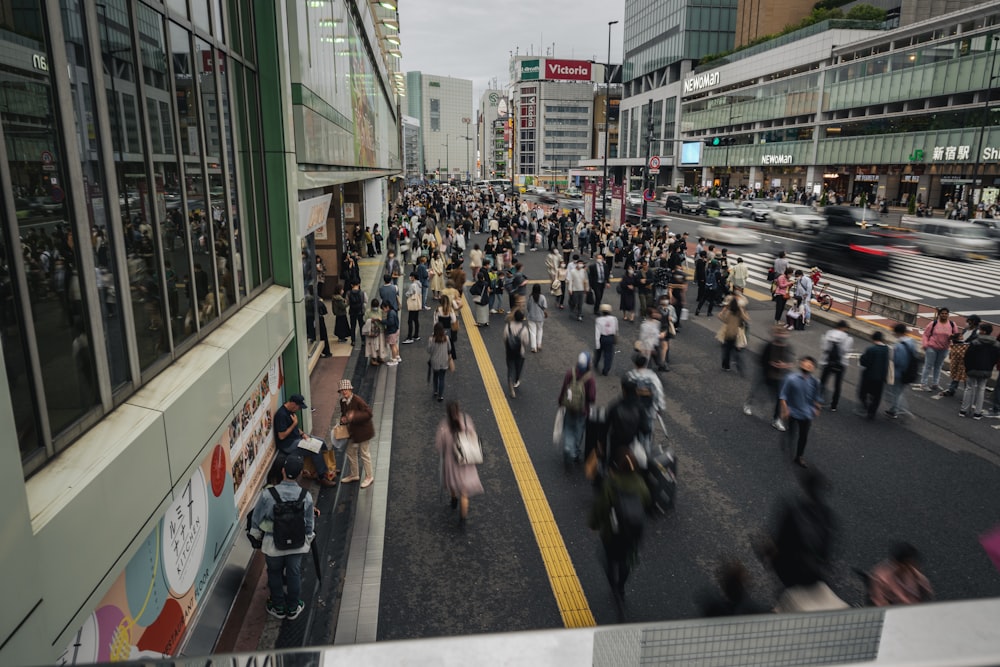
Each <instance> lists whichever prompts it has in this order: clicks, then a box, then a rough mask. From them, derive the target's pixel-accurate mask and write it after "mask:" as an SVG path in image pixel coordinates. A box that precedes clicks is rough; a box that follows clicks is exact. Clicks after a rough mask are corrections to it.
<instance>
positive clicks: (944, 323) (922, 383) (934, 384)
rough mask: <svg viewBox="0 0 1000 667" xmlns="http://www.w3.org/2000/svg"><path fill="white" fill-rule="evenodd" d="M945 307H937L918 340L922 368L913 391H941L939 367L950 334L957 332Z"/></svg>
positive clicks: (942, 360)
mask: <svg viewBox="0 0 1000 667" xmlns="http://www.w3.org/2000/svg"><path fill="white" fill-rule="evenodd" d="M950 317H951V313H950V311H949V310H948V309H947V308H938V309H937V313H936V314H935V317H934V321H933V322H931V323H930V324H928V325H927V326H926V327H924V331H923V335H922V336H921V338H920V342H921V344H922V345H923V348H924V368H923V370H922V371H921V372H920V380H919V382H918V383H917V384H916V385H914V386H913V390H914V391H936V392H941V391H943V390H942V389H941V385H940V380H941V367H942V366H943V365H944V360H945V357H946V354H947V352H948V346H949V345H950V344H951V339H952V336H954V335H955V334H957V333H958V327H956V326H955V323H954V322H952V321H951V319H950Z"/></svg>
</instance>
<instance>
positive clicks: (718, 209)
mask: <svg viewBox="0 0 1000 667" xmlns="http://www.w3.org/2000/svg"><path fill="white" fill-rule="evenodd" d="M705 211H706V212H707V213H708V216H709V217H710V218H733V219H735V220H743V213H742V212H740V208H739V206H737V205H736V204H734V203H733V202H732V201H731V200H729V199H708V200H706V201H705Z"/></svg>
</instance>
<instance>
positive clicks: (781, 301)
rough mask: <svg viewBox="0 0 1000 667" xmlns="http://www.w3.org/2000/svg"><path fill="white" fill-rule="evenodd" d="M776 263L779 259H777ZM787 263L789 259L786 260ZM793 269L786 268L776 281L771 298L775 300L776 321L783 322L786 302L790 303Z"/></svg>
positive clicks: (776, 322) (777, 322)
mask: <svg viewBox="0 0 1000 667" xmlns="http://www.w3.org/2000/svg"><path fill="white" fill-rule="evenodd" d="M782 255H784V253H782ZM774 263H775V265H777V264H778V261H777V260H775V262H774ZM786 264H787V260H786ZM791 276H792V270H791V269H790V268H786V269H785V270H784V272H783V273H779V274H778V277H777V278H776V279H775V281H774V293H773V295H772V297H771V299H772V300H773V301H774V323H775V324H781V316H782V315H783V314H784V312H785V304H786V303H788V297H789V289H790V288H791V285H792V279H791Z"/></svg>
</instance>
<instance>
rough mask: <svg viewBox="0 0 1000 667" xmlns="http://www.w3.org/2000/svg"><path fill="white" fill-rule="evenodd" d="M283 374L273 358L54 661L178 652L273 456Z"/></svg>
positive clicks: (132, 657) (133, 657) (134, 657)
mask: <svg viewBox="0 0 1000 667" xmlns="http://www.w3.org/2000/svg"><path fill="white" fill-rule="evenodd" d="M283 387H284V376H283V373H282V366H281V359H280V358H279V359H276V360H275V361H274V362H273V363H272V364H271V366H270V367H269V368H268V369H267V372H266V373H265V374H264V375H263V377H261V378H260V379H259V380H258V382H257V384H256V385H255V387H254V389H253V390H252V391H251V392H250V395H249V396H248V397H247V399H246V401H245V402H244V403H243V405H242V406H241V408H240V409H239V410H238V411H237V412H236V414H235V416H234V417H233V420H232V422H231V423H230V425H229V428H228V429H227V430H226V431H225V432H224V433H223V434H222V436H221V437H220V438H219V441H218V442H216V444H215V446H214V447H212V450H211V452H210V453H209V454H208V456H206V457H205V459H204V460H203V461H202V462H201V465H200V466H199V467H198V468H197V469H196V470H195V472H194V474H193V475H192V476H191V479H190V480H188V482H187V483H186V484H184V485H183V486H181V487H178V488H177V489H175V490H174V494H175V495H174V501H173V502H172V503H171V504H170V506H169V507H168V508H167V511H166V512H165V513H164V515H163V518H162V519H160V522H159V524H158V525H157V527H156V528H155V529H154V530H153V531H152V532H151V533H150V534H149V536H148V537H147V538H146V539H145V541H144V542H143V543H142V545H141V546H140V547H139V550H138V551H137V552H136V554H135V555H134V556H133V557H132V559H131V560H130V561H129V563H128V565H126V566H125V570H124V571H122V573H121V574H120V575H119V576H118V578H117V579H116V580H115V583H114V584H112V586H111V589H110V590H109V591H108V593H107V594H106V595H105V596H104V598H103V599H102V600H101V602H100V604H98V605H97V608H96V609H95V610H94V611H93V612H92V613H91V614H90V616H88V617H87V619H86V620H85V621H84V623H83V625H82V626H81V627H80V629H79V630H77V632H76V633H75V634H74V635H73V638H72V639H71V641H70V643H69V645H68V646H67V647H66V649H65V650H64V651H63V654H62V655H61V656H60V658H59V660H58V664H61V665H71V664H90V663H95V662H102V663H103V662H118V661H122V660H139V659H143V658H160V657H169V656H174V655H176V654H177V651H178V649H179V648H180V646H181V645H182V643H183V641H184V638H185V636H186V635H187V632H188V629H189V624H190V622H191V619H192V618H194V615H195V612H196V611H197V609H198V604H199V603H200V602H201V600H202V597H203V596H204V594H205V592H206V590H207V588H208V585H209V583H210V582H211V581H212V578H213V576H214V574H215V571H216V569H217V568H218V567H219V566H220V565H221V564H222V562H223V561H224V559H225V557H226V555H227V553H228V546H229V543H230V540H231V539H232V533H233V531H235V530H238V529H239V527H240V526H241V525H242V523H243V517H244V515H245V514H246V512H247V511H249V509H250V506H249V505H250V502H251V501H252V500H253V499H254V494H255V492H256V490H257V489H259V488H261V487H262V486H263V483H264V478H265V476H266V474H267V470H268V468H269V467H270V465H271V460H272V459H273V458H274V447H273V446H271V443H273V442H274V435H273V429H272V423H271V422H272V415H273V414H274V411H275V410H276V409H277V408H278V405H279V404H280V403H281V401H282V391H283Z"/></svg>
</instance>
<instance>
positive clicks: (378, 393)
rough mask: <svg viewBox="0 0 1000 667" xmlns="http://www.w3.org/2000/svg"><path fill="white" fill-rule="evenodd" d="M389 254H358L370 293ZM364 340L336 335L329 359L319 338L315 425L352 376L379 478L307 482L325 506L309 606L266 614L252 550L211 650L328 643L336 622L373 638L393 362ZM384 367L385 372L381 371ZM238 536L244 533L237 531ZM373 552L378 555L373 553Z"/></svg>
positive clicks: (310, 574) (309, 575) (340, 634)
mask: <svg viewBox="0 0 1000 667" xmlns="http://www.w3.org/2000/svg"><path fill="white" fill-rule="evenodd" d="M384 261H385V258H384V256H380V257H375V258H369V259H363V260H361V261H360V262H359V266H360V270H361V285H362V289H364V290H365V292H366V294H367V295H368V297H369V299H370V298H371V295H372V294H375V293H377V290H378V287H379V286H380V285H381V283H382V280H381V276H382V267H383V265H384ZM326 317H327V330H328V331H330V332H332V331H333V324H334V317H333V315H332V314H328V315H327V316H326ZM359 342H361V345H359V346H355V347H352V346H351V344H350V342H347V343H339V342H337V341H336V338H335V337H332V338H331V341H330V351H331V353H332V354H333V356H332V357H330V358H326V359H324V358H322V356H321V355H322V345H317V346H315V350H314V352H313V354H312V355H311V356H310V358H309V362H308V368H309V388H310V405H309V407H310V409H311V419H312V432H313V433H316V434H317V435H321V436H323V437H329V434H330V431H331V430H332V428H333V426H334V424H335V423H336V421H337V420H338V419H339V417H340V414H339V400H340V397H339V394H338V393H337V392H338V389H339V386H340V381H341V379H343V378H350V379H351V381H352V383H353V384H354V387H355V391H356V392H357V393H358V395H359V396H361V397H363V398H364V399H365V400H367V401H368V403H369V405H371V407H372V411H373V413H374V419H375V423H376V424H377V427H376V439H375V440H373V441H372V443H371V454H372V464H373V466H374V467H375V479H376V482H375V484H373V485H372V486H370V487H368V488H367V489H364V490H361V489H360V488H359V485H358V484H356V483H354V484H348V485H341V484H340V483H339V482H338V484H337V485H336V487H331V488H322V487H320V486H318V485H317V484H315V483H311V484H310V485H309V486H308V487H307V488H309V489H310V491H311V492H312V493H313V494H314V498H315V503H316V507H317V508H318V509H319V510H320V512H321V514H320V516H319V518H317V520H316V539H315V546H316V547H317V549H318V553H319V572H318V573H317V572H316V571H314V570H315V568H314V566H313V561H312V557H311V556H306V558H305V559H304V560H303V563H302V598H303V599H304V600H306V609H305V612H304V613H303V614H302V615H301V616H300V617H299V618H298V619H296V620H294V621H292V620H284V621H282V620H278V619H275V618H272V617H270V616H268V615H267V613H266V611H265V603H266V601H267V597H268V590H267V572H266V569H265V568H264V557H263V555H262V554H261V553H260V552H259V551H255V552H254V553H253V557H252V558H251V560H250V562H249V563H248V564H247V569H246V576H245V579H244V582H243V585H242V587H241V590H240V593H239V595H238V596H237V599H236V601H235V602H234V604H233V606H232V609H230V611H229V615H228V618H227V620H226V623H225V627H224V628H223V631H222V632H221V633H220V636H219V640H218V642H217V643H216V646H215V648H214V650H213V653H246V652H252V651H270V650H273V649H280V648H301V647H303V646H317V645H329V644H333V643H334V639H335V637H334V631H335V630H336V640H337V643H354V641H375V634H374V625H375V621H376V620H377V613H378V590H377V587H376V588H375V589H374V590H372V589H371V588H370V587H369V588H367V589H363V587H362V583H363V581H364V575H367V574H368V572H369V571H370V570H372V569H375V570H376V574H380V572H381V560H380V556H381V544H382V542H381V536H382V529H383V528H384V516H385V504H386V494H387V489H388V485H387V482H388V478H389V447H390V441H391V437H392V410H391V405H392V396H393V393H394V386H395V384H394V381H395V368H388V367H384V366H382V367H378V368H374V367H370V366H368V365H367V364H365V363H364V347H363V341H359ZM382 369H385V372H380V371H382ZM387 399H388V400H387ZM387 404H388V407H389V409H388V410H386V407H387ZM387 421H388V423H387ZM383 434H385V435H384V436H383ZM344 463H345V457H344V452H338V453H337V470H338V480H339V479H340V477H341V475H340V473H341V472H342V471H343V466H344ZM352 533H353V534H352ZM240 539H242V537H237V540H240ZM348 550H350V556H348ZM375 555H378V556H379V558H374V557H373V556H375ZM318 574H321V575H322V579H320V578H318V576H317V575H318ZM362 590H364V592H365V596H364V597H362V595H361V594H362ZM373 595H374V598H373V597H372V596H373ZM372 599H373V600H374V602H373V603H372ZM373 614H374V615H373ZM338 615H339V618H338ZM352 633H353V634H352Z"/></svg>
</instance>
